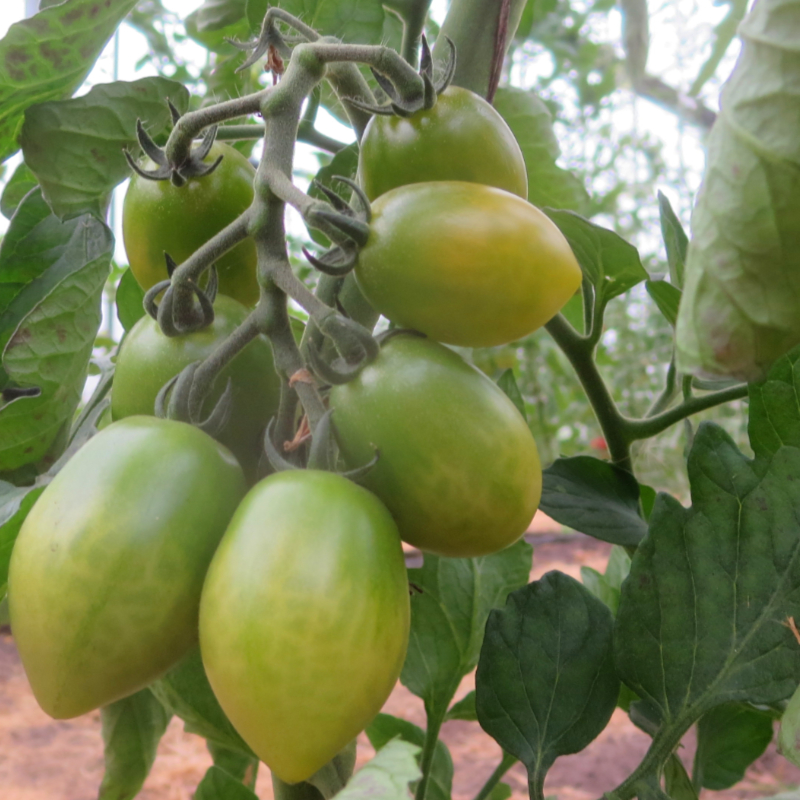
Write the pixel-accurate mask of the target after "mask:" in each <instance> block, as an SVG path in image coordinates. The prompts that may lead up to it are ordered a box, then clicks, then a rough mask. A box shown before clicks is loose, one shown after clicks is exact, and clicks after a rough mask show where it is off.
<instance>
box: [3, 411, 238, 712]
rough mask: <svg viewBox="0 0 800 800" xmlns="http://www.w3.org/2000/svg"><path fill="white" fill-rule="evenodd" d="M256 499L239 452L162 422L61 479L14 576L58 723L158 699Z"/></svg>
mask: <svg viewBox="0 0 800 800" xmlns="http://www.w3.org/2000/svg"><path fill="white" fill-rule="evenodd" d="M244 492H245V483H244V477H243V475H242V471H241V468H240V467H239V465H238V464H237V463H236V460H235V459H234V458H233V456H232V455H231V453H230V452H229V451H228V450H227V449H225V448H224V447H222V446H221V445H219V444H217V443H216V442H215V441H214V440H213V439H211V438H210V437H209V436H207V435H206V434H204V433H202V432H201V431H199V430H197V429H196V428H193V427H192V426H190V425H186V424H184V423H181V422H174V421H171V420H161V419H155V418H153V417H131V418H130V419H127V420H122V421H121V422H115V423H113V424H111V425H110V426H108V427H107V428H106V429H105V430H103V431H102V432H101V433H99V434H97V436H95V437H94V438H93V439H92V440H91V441H90V442H88V443H87V444H86V445H85V446H84V447H83V448H81V450H80V451H79V452H78V454H77V455H76V456H75V457H74V458H73V459H71V460H70V462H69V464H68V465H67V466H66V467H65V468H64V469H63V470H62V471H61V472H60V473H59V474H58V475H57V476H56V477H55V479H54V480H53V482H52V483H51V484H50V485H49V486H48V487H47V489H46V490H45V491H44V493H43V494H42V496H41V497H40V498H39V500H38V501H37V503H36V505H35V507H34V509H33V510H32V511H31V513H30V514H29V515H28V517H27V519H26V520H25V523H24V524H23V526H22V529H21V531H20V533H19V536H18V538H17V542H16V545H15V547H14V553H13V557H12V560H11V566H10V569H9V610H10V614H11V624H12V625H13V627H14V641H15V642H16V644H17V647H18V648H19V652H20V656H21V658H22V663H23V664H24V666H25V672H26V674H27V675H28V679H29V680H30V682H31V686H32V688H33V691H34V693H35V695H36V699H37V701H38V702H39V705H41V706H42V708H43V709H44V710H45V711H46V712H47V713H48V714H50V716H52V717H56V718H57V719H66V718H69V717H76V716H78V715H80V714H85V713H86V712H87V711H91V710H93V709H95V708H99V707H100V706H104V705H107V704H108V703H111V702H113V701H114V700H117V699H119V698H121V697H125V696H126V695H129V694H131V693H133V692H135V691H137V690H138V689H141V688H142V687H144V686H147V685H148V684H149V683H150V682H152V681H153V680H155V679H156V678H157V677H159V676H160V675H161V674H162V673H163V672H165V671H166V670H167V669H168V668H169V667H171V666H172V665H173V664H175V663H176V662H177V661H178V659H180V658H181V656H183V655H184V654H185V653H186V652H187V651H188V650H189V648H190V647H191V646H192V644H193V643H194V642H196V641H197V616H198V607H199V603H200V590H201V588H202V586H203V580H204V578H205V573H206V569H207V567H208V564H209V562H210V561H211V557H212V555H213V554H214V551H215V549H216V547H217V544H218V543H219V540H220V539H221V538H222V534H223V533H224V532H225V526H226V525H227V524H228V521H229V520H230V518H231V515H232V514H233V511H234V510H235V508H236V506H237V504H238V503H239V501H240V499H241V498H242V496H243V495H244Z"/></svg>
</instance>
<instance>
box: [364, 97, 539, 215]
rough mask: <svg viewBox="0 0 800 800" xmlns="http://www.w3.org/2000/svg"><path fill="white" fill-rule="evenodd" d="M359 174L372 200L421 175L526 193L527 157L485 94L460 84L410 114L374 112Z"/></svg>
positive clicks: (520, 194)
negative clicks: (434, 102) (389, 115)
mask: <svg viewBox="0 0 800 800" xmlns="http://www.w3.org/2000/svg"><path fill="white" fill-rule="evenodd" d="M358 175H359V180H360V182H361V185H362V187H363V188H364V191H365V192H366V193H367V197H369V199H370V200H374V199H375V198H376V197H378V196H379V195H382V194H384V193H385V192H388V191H389V190H390V189H395V188H397V187H398V186H405V185H407V184H409V183H421V182H423V181H469V182H472V183H483V184H486V185H487V186H496V187H497V188H498V189H505V190H506V191H507V192H511V193H512V194H515V195H518V196H519V197H522V198H525V197H527V196H528V176H527V172H526V169H525V160H524V158H523V157H522V151H521V150H520V148H519V144H517V140H516V139H515V138H514V134H513V133H512V132H511V129H510V128H509V127H508V125H506V122H505V120H504V119H503V118H502V117H501V116H500V114H498V113H497V111H495V110H494V108H492V106H491V105H490V104H489V103H487V102H486V101H485V100H484V99H483V98H482V97H480V96H479V95H477V94H475V93H474V92H471V91H469V90H468V89H462V88H460V87H458V86H449V87H448V88H447V89H445V90H444V92H442V94H440V95H439V97H438V98H437V100H436V105H435V106H434V107H433V108H429V109H423V110H422V111H418V112H417V113H416V114H412V115H411V116H410V117H395V116H391V117H388V116H382V115H379V114H376V115H375V116H374V117H372V119H371V120H370V121H369V124H368V125H367V128H366V130H365V131H364V137H363V139H362V140H361V148H360V150H359V154H358Z"/></svg>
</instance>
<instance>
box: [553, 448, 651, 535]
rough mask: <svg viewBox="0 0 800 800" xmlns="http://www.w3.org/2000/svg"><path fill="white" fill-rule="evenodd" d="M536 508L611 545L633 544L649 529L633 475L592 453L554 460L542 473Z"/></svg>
mask: <svg viewBox="0 0 800 800" xmlns="http://www.w3.org/2000/svg"><path fill="white" fill-rule="evenodd" d="M539 507H540V508H541V509H542V511H544V512H545V514H547V515H548V516H550V517H552V518H553V519H554V520H556V521H557V522H560V523H561V524H562V525H568V526H569V527H570V528H574V529H575V530H576V531H581V533H586V534H588V535H589V536H594V537H595V538H596V539H601V540H603V541H605V542H611V543H612V544H621V545H629V546H632V547H635V546H636V545H637V544H639V542H640V541H641V540H642V538H643V537H644V535H645V533H647V524H646V523H645V521H644V520H643V519H642V516H641V513H640V511H639V484H638V483H637V482H636V478H634V477H633V475H631V473H630V472H627V471H626V470H624V469H620V468H619V467H615V466H614V465H613V464H606V463H604V462H603V461H600V460H598V459H596V458H592V457H591V456H574V457H573V458H559V459H557V460H556V461H554V462H553V463H552V464H551V465H550V466H549V467H548V468H547V469H546V470H545V471H544V474H543V476H542V502H541V503H540V506H539Z"/></svg>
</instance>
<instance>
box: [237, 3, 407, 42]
mask: <svg viewBox="0 0 800 800" xmlns="http://www.w3.org/2000/svg"><path fill="white" fill-rule="evenodd" d="M268 5H273V4H272V3H270V2H269V0H247V19H248V20H249V22H250V28H251V30H252V31H253V32H257V31H260V30H261V23H262V22H263V20H264V14H266V11H267V6H268ZM280 7H281V8H282V9H283V10H284V11H287V12H289V13H290V14H294V16H296V17H300V18H301V19H302V20H303V22H305V23H306V25H310V26H311V27H312V28H314V30H316V31H317V33H319V34H320V35H322V36H335V37H337V38H338V39H341V40H342V41H344V42H352V43H356V42H358V43H360V44H383V45H387V46H388V47H391V48H392V49H394V50H397V51H399V50H400V41H401V38H402V35H403V29H402V23H401V21H400V18H399V17H398V16H397V15H396V14H393V13H392V12H390V11H389V10H388V9H387V8H385V7H384V4H383V0H361V1H360V2H358V3H351V2H347V1H346V0H345V2H330V0H282V2H281V3H280Z"/></svg>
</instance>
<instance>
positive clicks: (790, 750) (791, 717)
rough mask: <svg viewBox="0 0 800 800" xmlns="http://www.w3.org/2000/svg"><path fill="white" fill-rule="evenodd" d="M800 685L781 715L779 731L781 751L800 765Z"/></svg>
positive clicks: (795, 763)
mask: <svg viewBox="0 0 800 800" xmlns="http://www.w3.org/2000/svg"><path fill="white" fill-rule="evenodd" d="M799 734H800V686H798V687H797V689H795V691H794V694H793V695H792V698H791V700H789V704H788V705H787V706H786V710H785V711H784V712H783V716H782V717H781V728H780V731H779V732H778V746H779V747H780V751H781V753H782V754H783V755H784V756H785V757H786V758H787V759H788V760H789V761H791V762H792V764H794V765H795V766H796V767H798V766H800V735H799Z"/></svg>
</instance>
